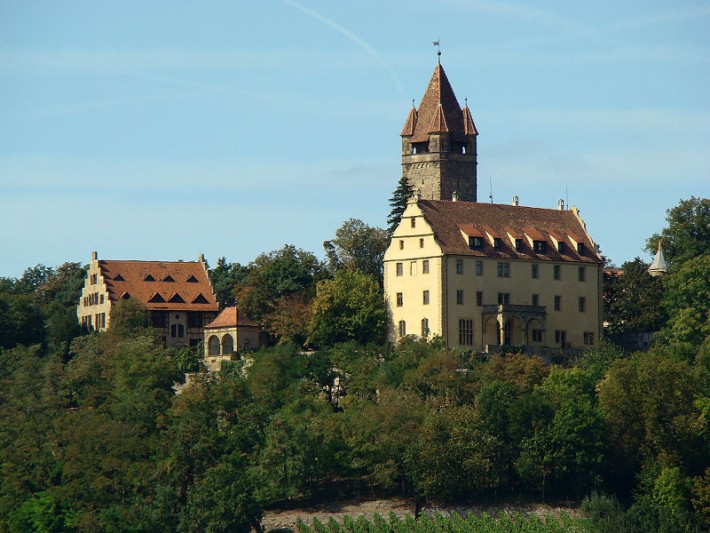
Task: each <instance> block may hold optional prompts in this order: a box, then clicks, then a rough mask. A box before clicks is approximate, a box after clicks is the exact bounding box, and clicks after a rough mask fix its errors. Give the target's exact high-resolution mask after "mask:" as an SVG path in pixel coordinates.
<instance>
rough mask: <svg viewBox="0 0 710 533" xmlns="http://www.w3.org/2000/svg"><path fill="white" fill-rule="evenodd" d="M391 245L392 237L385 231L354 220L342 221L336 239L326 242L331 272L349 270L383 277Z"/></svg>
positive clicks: (324, 244)
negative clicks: (385, 258)
mask: <svg viewBox="0 0 710 533" xmlns="http://www.w3.org/2000/svg"><path fill="white" fill-rule="evenodd" d="M388 246H389V235H388V234H387V232H386V231H385V230H383V229H380V228H374V227H371V226H368V225H367V224H365V223H364V222H363V221H362V220H358V219H355V218H351V219H349V220H346V221H345V222H343V225H342V226H340V227H339V228H338V229H337V231H336V232H335V239H333V240H330V241H325V242H324V243H323V248H325V252H326V256H327V258H328V268H329V269H330V270H331V272H333V273H334V272H336V271H337V270H339V269H341V268H346V269H350V270H359V271H360V272H363V273H365V274H370V275H372V276H375V277H376V278H377V279H380V278H381V277H382V270H383V264H384V263H383V261H384V257H385V252H386V251H387V247H388Z"/></svg>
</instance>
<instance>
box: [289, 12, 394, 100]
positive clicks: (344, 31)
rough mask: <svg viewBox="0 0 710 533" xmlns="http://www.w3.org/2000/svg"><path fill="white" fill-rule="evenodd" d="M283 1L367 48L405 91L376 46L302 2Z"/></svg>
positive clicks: (364, 48) (361, 46)
mask: <svg viewBox="0 0 710 533" xmlns="http://www.w3.org/2000/svg"><path fill="white" fill-rule="evenodd" d="M281 1H282V2H283V3H284V4H288V5H290V6H291V7H295V8H296V9H298V10H299V11H301V12H302V13H305V14H306V15H308V16H309V17H312V18H314V19H316V20H317V21H318V22H322V23H323V24H325V25H326V26H328V27H330V28H332V29H334V30H335V31H337V32H338V33H339V34H340V35H343V36H344V37H347V38H348V39H350V40H351V41H352V42H354V43H355V44H356V45H358V46H359V47H360V48H362V49H363V50H365V52H367V53H368V54H370V56H372V57H373V58H374V59H375V60H376V61H377V62H378V63H380V64H381V65H382V66H383V67H385V69H387V72H389V75H390V77H391V78H392V81H393V82H394V84H395V85H396V86H397V90H398V91H399V92H400V93H402V92H404V89H403V87H402V84H401V83H400V81H399V78H398V77H397V74H395V72H394V69H392V67H391V66H390V64H389V63H388V62H387V61H386V60H385V58H383V57H382V55H381V54H380V53H379V52H378V51H377V50H375V49H374V48H372V46H370V45H369V44H367V43H366V42H365V41H363V40H362V39H360V37H358V36H357V35H355V34H354V33H353V32H351V31H350V30H348V29H347V28H343V27H342V26H341V25H340V24H338V23H337V22H335V21H332V20H330V19H329V18H328V17H324V16H323V15H321V14H320V13H316V12H315V11H313V10H312V9H308V8H307V7H305V6H302V5H301V4H299V3H298V2H296V1H295V0H281Z"/></svg>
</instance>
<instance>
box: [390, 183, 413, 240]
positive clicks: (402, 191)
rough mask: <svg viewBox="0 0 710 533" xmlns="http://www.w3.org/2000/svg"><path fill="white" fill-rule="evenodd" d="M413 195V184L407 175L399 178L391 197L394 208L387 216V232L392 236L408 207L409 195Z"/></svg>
mask: <svg viewBox="0 0 710 533" xmlns="http://www.w3.org/2000/svg"><path fill="white" fill-rule="evenodd" d="M411 195H412V186H411V185H409V181H408V180H407V178H406V177H405V176H402V177H401V178H400V179H399V183H398V184H397V188H396V189H395V190H394V192H393V193H392V196H391V197H390V202H389V203H390V207H391V208H392V209H391V211H390V214H389V216H388V217H387V233H388V235H389V236H390V237H391V236H392V234H393V233H394V230H395V229H397V226H398V225H399V220H400V218H402V213H404V210H405V209H406V207H407V202H408V201H409V197H410V196H411Z"/></svg>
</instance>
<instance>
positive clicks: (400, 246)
mask: <svg viewBox="0 0 710 533" xmlns="http://www.w3.org/2000/svg"><path fill="white" fill-rule="evenodd" d="M399 249H400V250H404V241H403V240H401V239H400V241H399Z"/></svg>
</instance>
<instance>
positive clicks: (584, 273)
mask: <svg viewBox="0 0 710 533" xmlns="http://www.w3.org/2000/svg"><path fill="white" fill-rule="evenodd" d="M577 272H578V279H579V281H585V279H586V278H587V270H586V269H585V268H584V267H579V270H578V271H577Z"/></svg>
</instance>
